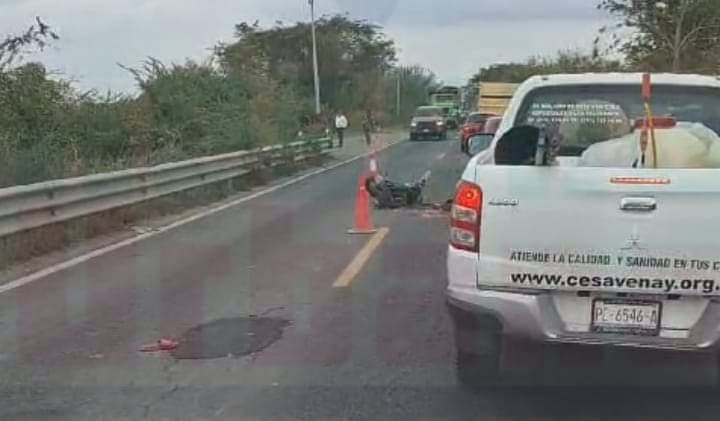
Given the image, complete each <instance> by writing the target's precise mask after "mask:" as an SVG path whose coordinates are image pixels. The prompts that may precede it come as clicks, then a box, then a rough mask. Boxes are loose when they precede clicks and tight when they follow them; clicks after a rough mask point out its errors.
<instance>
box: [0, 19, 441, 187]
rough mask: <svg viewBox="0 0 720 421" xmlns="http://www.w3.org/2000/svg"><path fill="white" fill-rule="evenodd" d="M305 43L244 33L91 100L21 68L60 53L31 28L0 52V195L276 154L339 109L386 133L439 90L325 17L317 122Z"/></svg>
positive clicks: (275, 33) (357, 30)
mask: <svg viewBox="0 0 720 421" xmlns="http://www.w3.org/2000/svg"><path fill="white" fill-rule="evenodd" d="M309 33H310V28H309V27H308V25H307V24H304V23H298V24H294V25H285V24H282V23H278V24H276V25H275V26H273V27H271V28H264V27H261V26H260V25H259V24H257V23H255V24H247V23H241V24H238V25H237V26H236V28H235V41H234V42H232V43H229V44H223V45H218V46H216V48H215V51H214V53H213V54H212V55H211V56H210V57H208V58H207V59H206V60H205V61H202V62H195V61H187V62H185V63H181V64H167V63H162V62H160V61H158V60H156V59H154V58H152V57H150V58H148V59H147V60H145V62H144V63H141V64H139V65H127V66H124V68H125V69H126V70H127V71H128V72H129V76H131V77H133V78H134V79H135V81H136V84H137V87H138V93H137V94H135V95H128V94H121V93H116V94H113V93H107V94H99V93H97V92H94V91H89V92H83V91H80V90H79V89H78V88H77V87H76V85H75V84H73V83H72V82H70V81H68V80H66V79H65V78H64V77H63V76H62V75H55V74H50V73H49V72H48V70H47V69H46V68H45V67H44V66H43V65H42V64H39V63H34V62H29V63H25V62H24V61H23V57H24V56H27V54H28V53H30V52H35V51H37V50H42V49H43V48H45V47H46V46H47V45H48V44H51V43H53V44H54V45H56V46H57V47H58V48H60V50H61V51H62V38H61V35H62V34H60V35H58V34H56V33H54V32H53V30H52V28H51V27H50V26H49V25H48V24H46V23H44V22H43V21H41V20H40V19H38V20H37V22H36V23H35V24H34V25H33V26H32V27H30V28H28V29H27V30H26V31H25V32H23V33H21V34H18V35H10V36H8V37H7V38H6V39H5V40H4V41H3V42H1V43H0V187H6V186H12V185H16V184H29V183H34V182H38V181H43V180H48V179H56V178H64V177H72V176H79V175H85V174H89V173H97V172H105V171H111V170H116V169H124V168H130V167H138V166H145V165H153V164H157V163H161V162H167V161H175V160H181V159H187V158H191V157H197V156H203V155H211V154H217V153H223V152H228V151H235V150H242V149H248V148H253V147H257V146H261V145H268V144H277V143H284V142H289V141H292V140H295V139H296V138H297V136H298V133H299V132H303V133H304V134H305V135H306V136H319V135H320V134H322V133H324V129H325V127H326V125H327V123H328V122H329V121H330V119H331V117H332V114H333V113H334V112H335V111H336V110H343V111H344V112H345V113H346V114H348V115H349V117H350V120H351V123H354V126H355V127H358V126H360V121H361V116H362V115H364V112H365V111H366V110H373V112H374V114H375V115H376V116H377V117H378V118H379V119H380V121H381V122H382V123H384V124H386V125H390V124H393V123H395V122H397V121H400V120H401V119H403V118H405V117H406V116H407V115H408V114H409V113H410V112H411V110H412V109H413V108H414V107H415V106H417V105H419V104H421V103H423V102H424V101H425V100H426V98H427V92H428V90H430V89H432V87H434V86H435V85H436V82H435V77H434V75H433V74H432V73H430V72H428V71H427V70H425V69H422V68H419V67H400V66H397V63H396V57H395V55H396V51H395V45H394V43H393V42H392V40H389V39H388V38H387V37H386V36H385V35H384V34H383V33H382V31H381V28H379V27H377V26H374V25H371V24H368V23H367V22H363V21H355V20H351V19H349V18H347V17H345V16H330V17H323V18H321V19H320V20H319V21H318V22H317V33H318V45H319V51H320V60H319V61H320V63H321V65H320V76H321V92H322V103H323V104H322V105H323V110H324V112H323V115H321V116H316V115H315V114H314V107H313V100H314V99H313V98H314V97H313V92H314V91H313V78H312V67H311V66H312V60H311V57H312V55H311V54H312V50H311V43H310V37H309ZM398 77H400V78H401V102H400V103H401V109H400V110H397V109H396V108H397V107H396V103H397V101H396V99H397V98H396V97H395V95H396V94H395V92H396V89H394V87H395V86H396V83H397V81H398ZM391 87H392V89H391ZM388 93H389V94H388Z"/></svg>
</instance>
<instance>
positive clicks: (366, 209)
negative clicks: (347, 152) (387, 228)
mask: <svg viewBox="0 0 720 421" xmlns="http://www.w3.org/2000/svg"><path fill="white" fill-rule="evenodd" d="M368 177H369V176H368V175H367V174H363V175H362V176H360V181H359V182H358V193H357V200H356V201H355V227H354V228H352V229H350V230H348V234H375V233H376V232H377V229H376V228H375V225H374V224H373V221H372V212H371V211H370V194H369V193H368V191H367V187H366V186H365V181H366V180H367V178H368Z"/></svg>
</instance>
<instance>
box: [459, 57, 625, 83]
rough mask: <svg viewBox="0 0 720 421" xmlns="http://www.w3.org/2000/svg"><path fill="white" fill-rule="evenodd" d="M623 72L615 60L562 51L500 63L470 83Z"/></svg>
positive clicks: (508, 81)
mask: <svg viewBox="0 0 720 421" xmlns="http://www.w3.org/2000/svg"><path fill="white" fill-rule="evenodd" d="M621 70H623V64H622V63H621V62H619V61H616V60H606V59H603V58H601V57H600V56H599V54H596V53H595V52H594V53H593V54H584V53H582V52H579V51H560V52H558V53H557V54H556V55H555V56H552V57H532V58H530V59H528V60H527V61H525V62H521V63H500V64H493V65H491V66H488V67H484V68H482V69H480V70H479V71H478V73H476V74H475V75H474V76H473V77H472V78H471V79H470V83H471V84H473V85H476V84H477V83H478V82H480V81H483V82H507V83H521V82H524V81H525V80H526V79H528V78H529V77H531V76H535V75H542V74H553V73H587V72H616V71H621Z"/></svg>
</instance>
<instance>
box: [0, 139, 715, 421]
mask: <svg viewBox="0 0 720 421" xmlns="http://www.w3.org/2000/svg"><path fill="white" fill-rule="evenodd" d="M466 161H467V159H466V157H464V156H463V155H461V154H460V153H459V147H458V145H457V140H454V141H448V142H415V143H410V142H404V143H401V144H398V145H396V146H394V147H391V148H390V149H388V150H386V151H385V152H383V153H381V154H380V166H381V169H382V170H383V171H385V172H388V173H389V175H390V177H391V178H393V179H399V180H406V181H410V180H412V179H415V178H418V177H420V176H421V175H422V174H423V173H424V172H425V171H427V170H431V171H432V177H431V181H430V184H429V186H428V188H427V193H426V200H427V201H431V202H432V201H442V200H444V199H447V198H448V197H449V196H450V195H451V194H452V190H453V187H454V185H455V182H456V181H457V179H458V177H459V174H460V172H461V171H462V169H463V167H464V165H465V162H466ZM365 165H366V163H365V162H362V161H358V162H355V163H352V164H349V165H346V166H343V167H340V168H337V169H334V170H332V171H330V172H327V173H324V174H320V175H317V176H314V177H311V178H308V179H306V180H304V181H302V182H300V183H298V184H296V185H294V186H291V187H288V188H285V189H281V190H278V191H275V192H273V193H270V194H268V195H265V196H262V197H259V198H257V199H254V200H252V201H250V202H247V203H244V204H242V205H239V206H236V207H233V208H230V209H226V210H224V211H222V212H220V213H217V214H215V215H212V216H210V217H208V218H206V219H202V220H199V221H196V222H193V223H190V224H188V225H184V226H182V227H179V228H177V229H175V230H172V231H169V232H165V233H163V234H161V235H158V236H155V237H152V238H150V239H147V240H145V241H142V242H140V243H136V244H134V245H131V246H128V247H126V248H123V249H120V250H117V251H114V252H112V253H110V254H107V255H104V256H102V257H99V258H96V259H93V260H90V261H88V262H86V263H84V264H81V265H79V266H76V267H74V268H71V269H68V270H65V271H62V272H59V273H56V274H53V275H51V276H48V277H46V278H43V279H40V280H38V281H35V282H33V283H31V284H28V285H26V286H24V287H22V288H19V289H15V290H12V291H9V292H6V293H4V294H2V295H0V370H1V373H2V374H1V375H0V419H32V420H35V419H76V418H83V419H101V418H103V419H139V418H144V417H147V418H153V419H208V418H221V419H233V420H234V419H243V420H244V419H253V420H254V419H281V420H290V419H308V420H335V419H383V420H404V419H422V420H445V419H533V420H535V419H577V418H582V419H587V420H590V419H609V418H613V419H614V418H623V419H637V418H643V419H667V418H677V419H703V418H707V419H714V418H716V417H715V414H717V411H718V407H719V406H720V399H718V397H720V396H718V393H717V391H716V390H715V389H713V388H709V387H703V386H705V385H706V383H707V377H709V373H712V372H713V370H714V367H711V366H710V365H708V364H707V362H706V361H705V360H703V359H702V358H700V359H692V360H688V359H685V358H680V359H677V358H676V356H672V355H665V354H663V355H660V356H657V355H654V356H653V355H646V354H634V353H633V354H626V353H622V354H620V353H617V352H616V353H610V354H611V355H607V353H600V354H598V353H597V352H595V351H592V350H583V349H580V350H578V349H562V350H553V351H552V354H551V357H552V358H550V359H551V364H549V368H548V369H546V374H545V376H546V377H547V379H544V380H543V381H542V382H541V385H535V386H532V385H531V386H523V387H503V388H494V389H488V390H484V391H470V390H467V389H464V388H462V387H460V386H459V385H458V384H457V382H456V380H455V376H454V350H453V346H452V327H451V325H450V321H449V319H448V316H447V314H446V311H445V308H444V301H443V289H444V286H445V267H444V259H445V247H446V242H447V216H446V215H443V214H442V213H438V212H431V211H427V212H426V211H408V210H404V211H377V212H375V220H376V223H377V225H378V226H381V227H387V228H388V229H389V231H388V233H387V236H386V237H385V238H384V239H383V241H381V242H379V243H378V244H377V248H376V249H374V250H371V251H372V253H370V254H368V256H367V257H369V259H367V260H366V261H362V259H360V260H361V261H360V262H359V263H358V262H356V263H357V264H358V266H357V268H358V269H359V271H358V272H357V275H356V276H354V277H352V278H351V283H350V285H349V287H345V288H334V287H333V284H334V283H335V282H336V281H337V279H338V278H339V277H340V276H341V274H342V273H343V272H344V271H345V270H346V268H347V267H348V265H350V264H351V262H353V261H354V260H355V261H357V260H358V256H362V255H363V252H364V251H367V244H368V240H369V238H368V237H358V236H350V235H347V234H346V230H347V229H348V228H349V227H350V225H351V222H352V214H353V206H354V202H355V193H356V192H355V190H356V186H357V179H358V176H359V175H360V173H361V172H362V171H363V168H364V167H365ZM159 338H171V339H175V340H178V341H179V347H178V348H177V349H176V350H175V351H174V352H170V353H158V354H154V353H143V352H140V351H139V350H140V349H141V348H142V347H143V346H144V345H146V344H149V343H153V342H154V341H156V340H157V339H159ZM521 351H527V350H526V349H522V350H521ZM533 352H535V351H530V354H531V357H532V356H533ZM518 354H519V355H520V357H519V358H518V359H517V360H512V359H509V360H508V362H507V363H506V364H507V365H508V368H509V369H511V370H510V371H513V370H514V371H515V372H521V373H522V372H523V370H524V367H525V365H526V364H527V363H528V360H527V359H525V357H527V354H528V352H525V354H526V355H525V357H523V356H522V355H523V352H519V353H518ZM673 358H676V360H674V359H673ZM529 360H532V358H530V359H529ZM668 362H670V363H668ZM648 367H649V368H648ZM668 367H669V368H671V369H675V371H672V370H669V371H668V370H666V369H665V368H668ZM630 383H640V384H641V387H629V386H628V384H630ZM661 386H662V387H661Z"/></svg>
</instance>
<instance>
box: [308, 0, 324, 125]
mask: <svg viewBox="0 0 720 421" xmlns="http://www.w3.org/2000/svg"><path fill="white" fill-rule="evenodd" d="M308 3H310V20H311V23H310V26H311V28H312V50H313V76H314V79H315V114H317V115H320V112H321V110H320V73H319V72H318V55H317V37H316V36H315V0H308Z"/></svg>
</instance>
